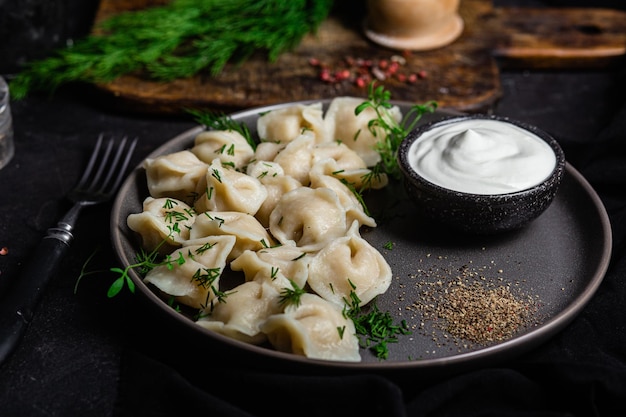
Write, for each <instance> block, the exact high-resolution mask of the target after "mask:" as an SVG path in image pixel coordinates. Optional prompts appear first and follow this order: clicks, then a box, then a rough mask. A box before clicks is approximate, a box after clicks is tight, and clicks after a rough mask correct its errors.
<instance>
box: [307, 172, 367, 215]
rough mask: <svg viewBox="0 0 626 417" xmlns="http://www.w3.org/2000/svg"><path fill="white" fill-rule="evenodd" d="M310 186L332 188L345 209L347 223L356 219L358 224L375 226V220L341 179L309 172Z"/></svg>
mask: <svg viewBox="0 0 626 417" xmlns="http://www.w3.org/2000/svg"><path fill="white" fill-rule="evenodd" d="M311 188H314V189H315V188H330V189H331V190H333V191H334V192H335V193H336V194H337V197H338V198H339V201H340V202H341V205H342V206H343V207H344V209H345V210H346V222H347V224H352V222H353V221H354V220H356V221H358V222H359V225H365V226H369V227H376V220H374V218H373V217H371V216H369V215H367V214H366V213H365V210H364V208H363V204H361V202H360V201H359V199H357V197H356V195H355V194H354V192H353V191H352V190H351V189H350V188H348V186H347V185H346V184H344V183H343V182H341V180H339V179H337V178H335V177H333V176H331V175H324V174H319V173H314V172H311Z"/></svg>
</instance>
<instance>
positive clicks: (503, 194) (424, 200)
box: [398, 115, 565, 234]
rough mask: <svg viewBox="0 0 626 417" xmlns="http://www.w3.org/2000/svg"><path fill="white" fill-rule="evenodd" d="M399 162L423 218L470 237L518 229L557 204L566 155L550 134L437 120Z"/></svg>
mask: <svg viewBox="0 0 626 417" xmlns="http://www.w3.org/2000/svg"><path fill="white" fill-rule="evenodd" d="M398 162H399V165H400V168H401V171H402V173H403V174H404V184H405V188H406V190H407V192H408V194H409V195H410V196H411V197H412V198H413V200H414V201H415V203H416V208H417V210H418V212H419V214H420V215H423V216H426V217H428V218H429V219H433V220H436V221H438V222H440V223H442V224H444V225H446V226H449V227H451V228H453V229H458V230H461V231H465V232H471V233H481V234H492V233H498V232H504V231H509V230H514V229H519V228H521V227H523V226H525V225H526V224H528V223H529V222H530V221H532V220H534V219H535V218H537V217H538V216H539V215H540V214H541V213H543V212H544V211H545V210H546V209H547V208H548V207H549V205H550V204H551V203H552V200H553V199H554V196H555V194H556V192H557V189H558V187H559V184H560V182H561V179H562V177H563V172H564V169H565V155H564V153H563V150H562V149H561V147H560V146H559V144H558V142H557V141H556V140H555V139H554V138H553V137H552V136H551V135H549V134H548V133H546V132H545V131H543V130H541V129H539V128H537V127H535V126H530V125H528V124H525V123H522V122H519V121H515V120H511V119H509V118H505V117H500V116H494V115H469V116H459V117H452V118H448V119H445V120H441V121H436V122H432V123H429V124H426V125H423V126H420V127H418V128H417V129H415V130H414V131H412V132H411V133H410V134H409V135H408V136H407V138H406V139H405V140H404V141H403V142H402V144H401V145H400V149H399V151H398Z"/></svg>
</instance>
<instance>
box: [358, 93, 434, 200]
mask: <svg viewBox="0 0 626 417" xmlns="http://www.w3.org/2000/svg"><path fill="white" fill-rule="evenodd" d="M391 108H393V104H392V103H391V92H389V91H388V90H385V88H384V87H383V86H378V87H376V85H375V83H371V84H370V85H369V87H368V99H367V100H366V101H364V102H363V103H361V104H360V105H359V106H357V107H356V109H355V111H354V112H355V114H356V115H359V114H361V113H362V112H363V111H365V110H366V109H372V110H374V112H375V113H376V117H375V118H374V119H372V120H370V121H369V123H368V125H367V127H368V129H369V131H370V132H371V133H372V134H373V135H374V136H378V135H379V134H380V132H381V131H382V132H383V135H384V137H382V138H379V140H378V141H377V142H376V147H375V148H376V151H377V152H378V154H379V155H380V161H379V162H378V163H377V164H376V165H375V166H374V167H373V168H372V170H371V172H370V173H369V174H368V175H366V176H365V178H364V181H363V182H364V184H365V188H370V187H371V185H372V183H373V182H375V181H376V180H377V179H378V178H380V176H381V175H382V174H388V175H390V176H391V177H392V178H394V179H399V178H400V168H399V167H398V161H397V157H398V148H399V147H400V143H402V141H403V140H404V138H406V136H407V135H408V134H409V132H410V131H411V130H413V129H414V128H415V126H416V125H417V123H418V121H419V120H420V119H421V117H422V116H423V115H424V114H426V113H433V112H434V111H435V110H436V109H437V103H436V102H434V101H429V102H427V103H426V104H415V105H413V106H412V107H411V108H410V110H409V111H408V113H406V114H405V115H404V116H403V117H402V120H401V121H400V122H397V121H396V120H395V119H394V118H393V117H392V115H391V114H390V112H389V111H390V109H391ZM356 138H357V139H358V133H357V136H356Z"/></svg>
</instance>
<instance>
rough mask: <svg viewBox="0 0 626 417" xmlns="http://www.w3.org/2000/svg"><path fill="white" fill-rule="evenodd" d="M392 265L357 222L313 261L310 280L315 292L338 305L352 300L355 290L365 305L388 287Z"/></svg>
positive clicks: (309, 282)
mask: <svg viewBox="0 0 626 417" xmlns="http://www.w3.org/2000/svg"><path fill="white" fill-rule="evenodd" d="M391 278H392V273H391V267H390V266H389V264H388V263H387V261H386V260H385V258H383V256H382V255H381V254H380V252H378V251H377V250H376V249H375V248H374V247H372V246H371V245H370V244H369V243H368V242H367V241H366V240H365V239H363V238H362V237H361V236H360V235H359V229H358V223H357V222H354V223H353V224H352V227H351V228H350V230H349V231H348V234H347V235H346V236H345V237H342V238H339V239H336V240H333V241H332V242H330V243H329V244H328V245H327V246H326V247H324V248H323V249H322V250H321V251H319V252H318V253H317V254H315V256H313V257H312V258H311V262H310V264H309V278H308V284H309V286H310V287H311V289H312V290H313V291H315V293H317V294H319V295H320V296H321V297H322V298H324V299H326V300H328V301H331V302H333V303H335V304H336V305H338V306H343V305H345V303H346V301H345V300H350V299H351V297H350V293H351V292H352V291H354V292H355V294H356V295H357V296H358V298H359V299H360V300H361V304H360V305H365V304H367V303H369V302H370V301H371V300H373V299H374V297H376V296H377V295H380V294H382V293H384V292H385V291H387V289H388V288H389V285H390V284H391Z"/></svg>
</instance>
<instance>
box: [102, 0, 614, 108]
mask: <svg viewBox="0 0 626 417" xmlns="http://www.w3.org/2000/svg"><path fill="white" fill-rule="evenodd" d="M164 1H165V0H102V1H101V6H100V10H99V13H98V20H100V19H103V18H105V17H107V16H109V15H110V14H112V13H117V12H120V11H124V10H132V9H140V8H143V7H147V6H149V5H152V4H159V3H163V2H164ZM340 3H341V2H340ZM348 3H349V4H351V5H352V6H354V4H357V3H358V4H361V5H363V4H365V3H364V2H356V3H352V2H348ZM362 7H363V6H362ZM364 13H365V11H364V10H354V9H353V10H345V8H344V9H342V8H340V7H339V8H337V10H336V11H335V12H334V13H333V15H332V16H331V17H330V18H329V19H328V20H327V21H325V22H324V23H323V24H322V26H321V27H320V29H319V31H318V33H316V34H314V35H310V36H307V37H306V38H305V39H304V40H303V42H302V43H301V44H300V45H299V46H298V48H296V50H294V51H292V52H289V53H285V54H283V55H281V56H280V57H279V58H278V60H277V61H276V62H268V61H267V59H266V58H265V57H263V56H259V57H254V58H252V59H251V60H249V61H247V62H246V63H244V64H243V65H241V66H232V65H228V66H227V67H226V68H225V70H224V71H223V73H222V74H220V75H218V76H216V77H209V76H208V75H198V76H195V77H193V78H189V79H181V80H176V81H173V82H168V83H162V82H155V81H152V80H148V79H142V78H139V77H136V76H132V75H128V76H123V77H120V78H119V79H117V80H116V81H114V82H112V83H109V84H105V85H99V86H97V87H98V90H99V91H100V92H101V93H103V96H104V97H105V98H108V99H109V100H111V103H113V104H115V105H116V106H118V107H120V108H123V109H126V110H131V111H139V112H148V113H178V112H180V111H182V109H185V108H202V109H215V110H219V111H225V112H229V111H235V110H239V109H243V108H249V107H256V106H264V105H269V104H274V103H279V102H288V101H297V100H309V99H319V98H325V97H334V96H340V95H350V96H365V95H366V90H365V89H364V88H361V87H358V86H356V85H355V84H354V83H353V82H349V81H343V82H341V83H328V82H324V81H322V80H321V79H320V77H319V68H317V67H314V66H312V65H310V59H311V58H315V59H317V60H319V61H320V62H322V63H324V64H326V65H328V66H329V67H331V68H342V67H345V66H346V64H345V60H346V58H347V57H353V58H363V59H369V60H374V61H377V60H380V59H389V58H391V57H392V56H393V55H396V54H398V52H397V51H391V50H389V49H386V48H384V47H380V46H378V45H376V44H373V43H372V42H370V41H369V40H367V39H366V38H365V36H364V35H363V32H362V27H361V24H362V21H363V16H364ZM460 14H461V16H462V17H463V19H464V22H465V28H464V31H463V33H462V35H461V37H460V38H459V39H458V40H457V41H455V42H454V43H452V44H451V45H448V46H446V47H444V48H441V49H438V50H433V51H426V52H413V53H411V54H409V55H407V56H406V64H405V65H404V66H403V67H402V71H403V72H406V73H418V72H420V71H423V73H424V74H426V77H424V78H421V79H419V80H418V81H417V82H414V83H407V82H400V81H398V80H396V79H386V80H385V81H383V82H382V84H384V85H385V87H386V88H387V89H388V90H390V91H391V93H392V97H393V98H394V99H396V100H407V101H411V102H424V101H428V100H436V101H437V102H438V104H439V106H440V107H441V108H449V109H455V110H461V111H468V112H474V111H487V110H488V109H489V108H491V106H492V105H493V104H494V103H495V102H496V101H497V100H498V98H499V97H500V94H501V89H500V81H499V71H500V67H501V66H508V67H517V68H528V69H537V68H543V69H546V68H548V69H551V68H592V67H600V66H602V67H603V66H607V65H611V64H613V63H615V62H616V61H618V60H621V59H623V57H624V55H626V25H625V24H624V23H625V22H626V13H624V12H621V11H617V10H609V9H574V8H559V9H533V8H494V7H493V5H492V3H491V1H488V0H462V1H461V7H460Z"/></svg>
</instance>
